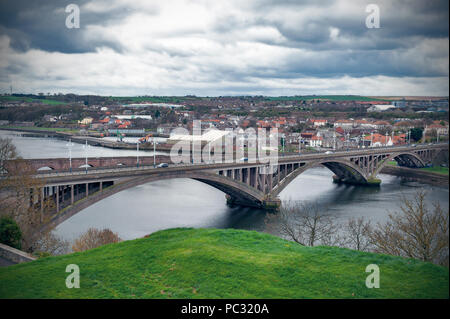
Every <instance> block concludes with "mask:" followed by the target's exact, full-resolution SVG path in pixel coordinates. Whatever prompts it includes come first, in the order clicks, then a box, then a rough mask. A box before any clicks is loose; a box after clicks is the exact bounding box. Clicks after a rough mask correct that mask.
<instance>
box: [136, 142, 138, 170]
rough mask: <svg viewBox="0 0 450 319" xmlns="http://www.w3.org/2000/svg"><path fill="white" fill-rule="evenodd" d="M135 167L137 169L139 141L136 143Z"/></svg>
mask: <svg viewBox="0 0 450 319" xmlns="http://www.w3.org/2000/svg"><path fill="white" fill-rule="evenodd" d="M136 167H139V140H137V142H136Z"/></svg>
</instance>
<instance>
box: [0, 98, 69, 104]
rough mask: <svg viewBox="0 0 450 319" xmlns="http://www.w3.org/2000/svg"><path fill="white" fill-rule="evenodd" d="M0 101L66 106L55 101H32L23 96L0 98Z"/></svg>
mask: <svg viewBox="0 0 450 319" xmlns="http://www.w3.org/2000/svg"><path fill="white" fill-rule="evenodd" d="M0 101H24V102H28V103H31V102H40V103H42V104H46V105H61V104H67V103H66V102H62V101H56V100H48V99H33V98H30V97H24V96H0Z"/></svg>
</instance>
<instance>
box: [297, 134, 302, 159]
mask: <svg viewBox="0 0 450 319" xmlns="http://www.w3.org/2000/svg"><path fill="white" fill-rule="evenodd" d="M301 148H302V136H301V135H299V136H298V155H300V149H301Z"/></svg>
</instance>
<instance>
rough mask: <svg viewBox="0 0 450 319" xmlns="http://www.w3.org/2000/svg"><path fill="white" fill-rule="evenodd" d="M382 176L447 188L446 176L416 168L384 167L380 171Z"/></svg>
mask: <svg viewBox="0 0 450 319" xmlns="http://www.w3.org/2000/svg"><path fill="white" fill-rule="evenodd" d="M381 173H383V174H389V175H395V176H400V177H403V178H407V179H410V180H414V181H419V182H422V183H426V184H431V185H435V186H441V187H448V185H449V180H448V179H449V177H448V175H444V174H440V173H436V172H430V171H426V170H422V169H417V168H407V167H400V166H393V165H386V166H385V167H383V169H382V170H381Z"/></svg>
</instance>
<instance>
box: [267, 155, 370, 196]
mask: <svg viewBox="0 0 450 319" xmlns="http://www.w3.org/2000/svg"><path fill="white" fill-rule="evenodd" d="M321 166H324V167H326V168H328V169H329V170H330V171H332V172H333V173H334V174H335V175H336V177H337V178H338V179H339V180H341V181H343V182H344V181H345V182H348V183H354V184H364V183H367V178H366V174H365V172H364V171H363V170H362V169H361V168H360V167H358V166H356V165H355V164H353V163H352V162H350V161H345V160H340V159H334V160H331V161H330V160H322V161H316V162H311V163H308V164H306V165H303V166H300V167H299V168H297V169H296V170H294V171H293V172H291V173H290V174H289V175H288V176H286V177H285V178H284V179H283V180H282V181H280V183H279V184H278V185H276V187H275V188H274V190H273V191H272V195H275V196H277V195H279V194H280V193H281V192H282V191H283V189H285V188H286V187H287V186H288V185H289V184H290V183H291V182H292V181H293V180H294V179H296V178H297V177H298V176H299V175H300V174H302V173H304V172H305V171H307V170H308V169H310V168H314V167H321Z"/></svg>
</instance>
